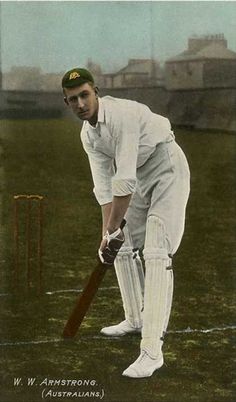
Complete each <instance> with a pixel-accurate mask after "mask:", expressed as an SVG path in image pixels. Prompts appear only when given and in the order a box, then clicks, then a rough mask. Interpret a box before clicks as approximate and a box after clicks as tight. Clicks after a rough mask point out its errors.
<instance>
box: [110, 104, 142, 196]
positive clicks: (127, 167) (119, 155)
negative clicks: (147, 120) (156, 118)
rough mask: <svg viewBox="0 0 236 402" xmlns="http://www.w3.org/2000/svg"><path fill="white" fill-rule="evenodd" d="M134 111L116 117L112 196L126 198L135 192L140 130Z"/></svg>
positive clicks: (114, 124)
mask: <svg viewBox="0 0 236 402" xmlns="http://www.w3.org/2000/svg"><path fill="white" fill-rule="evenodd" d="M137 118H138V117H137V116H135V114H134V111H133V110H125V109H124V110H121V112H120V114H119V116H116V115H115V119H114V121H113V127H112V129H113V132H114V134H115V140H116V150H115V162H116V173H115V175H114V176H113V178H112V194H113V195H115V196H124V195H128V194H132V193H134V192H135V186H136V169H137V158H138V147H139V128H138V125H137V124H136V121H137Z"/></svg>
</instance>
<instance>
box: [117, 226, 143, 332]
mask: <svg viewBox="0 0 236 402" xmlns="http://www.w3.org/2000/svg"><path fill="white" fill-rule="evenodd" d="M124 232H125V243H124V245H123V246H122V247H121V249H120V251H119V253H118V254H117V257H116V259H115V262H114V265H115V271H116V276H117V279H118V284H119V287H120V293H121V297H122V301H123V307H124V312H125V318H126V320H127V321H128V322H129V323H130V324H131V326H132V327H134V328H140V327H141V326H142V319H141V311H142V308H143V289H144V273H143V267H142V262H141V260H140V258H139V256H138V255H136V253H135V254H134V252H133V249H132V243H131V238H130V234H129V232H128V229H127V227H125V228H124Z"/></svg>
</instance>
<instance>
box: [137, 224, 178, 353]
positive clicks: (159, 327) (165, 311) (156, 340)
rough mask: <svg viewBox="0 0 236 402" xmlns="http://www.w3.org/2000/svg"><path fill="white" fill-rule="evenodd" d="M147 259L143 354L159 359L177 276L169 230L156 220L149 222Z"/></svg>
mask: <svg viewBox="0 0 236 402" xmlns="http://www.w3.org/2000/svg"><path fill="white" fill-rule="evenodd" d="M144 259H145V266H146V275H145V295H144V314H143V330H142V341H141V350H144V351H146V352H147V353H148V354H149V356H151V357H152V358H154V359H155V358H157V357H158V356H160V355H161V354H162V352H161V348H162V344H163V335H164V332H165V331H166V328H167V325H168V321H169V316H170V310H171V304H172V294H173V272H172V269H171V268H170V261H171V260H170V258H169V256H168V251H167V240H166V232H165V227H164V224H163V222H162V221H161V220H160V219H159V218H157V217H156V216H150V217H149V218H148V220H147V230H146V239H145V248H144Z"/></svg>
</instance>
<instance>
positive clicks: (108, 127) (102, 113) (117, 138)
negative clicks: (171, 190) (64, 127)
mask: <svg viewBox="0 0 236 402" xmlns="http://www.w3.org/2000/svg"><path fill="white" fill-rule="evenodd" d="M98 102H99V109H98V122H97V124H96V127H93V126H91V125H90V124H89V122H88V121H85V122H84V123H83V127H82V130H81V140H82V144H83V147H84V149H85V151H86V153H87V154H88V158H89V163H90V168H91V172H92V177H93V183H94V194H95V196H96V198H97V201H98V203H99V204H100V205H103V204H107V203H109V202H111V201H112V198H113V196H124V195H128V194H132V193H134V191H135V186H136V181H137V178H136V171H137V168H139V167H141V166H142V165H143V164H144V163H145V162H146V161H147V159H148V158H149V157H150V155H151V154H152V153H153V151H154V150H155V148H156V145H157V144H159V143H161V142H169V141H171V140H173V139H174V134H173V132H172V131H171V126H170V122H169V120H168V119H167V118H165V117H163V116H160V115H158V114H155V113H153V112H152V111H151V110H150V109H149V108H148V107H147V106H146V105H143V104H141V103H138V102H136V101H131V100H126V99H119V98H113V97H111V96H104V97H103V98H99V99H98ZM147 180H148V178H147Z"/></svg>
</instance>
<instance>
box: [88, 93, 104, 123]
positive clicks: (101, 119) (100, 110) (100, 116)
mask: <svg viewBox="0 0 236 402" xmlns="http://www.w3.org/2000/svg"><path fill="white" fill-rule="evenodd" d="M99 123H105V107H104V103H103V100H102V98H98V121H97V124H96V126H92V125H91V124H90V123H89V121H88V120H87V121H86V124H87V126H88V127H90V128H91V129H93V130H96V129H97V128H98V124H99Z"/></svg>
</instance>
